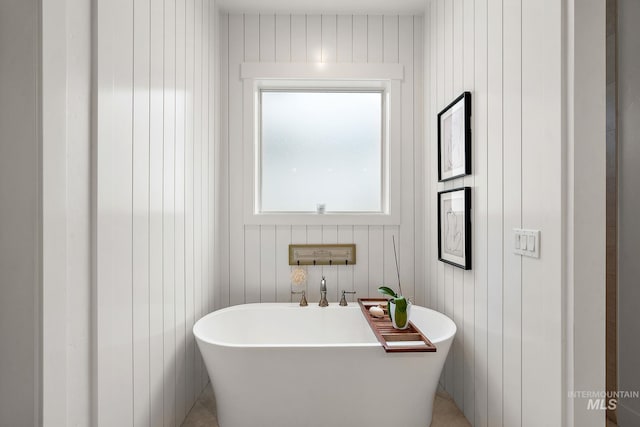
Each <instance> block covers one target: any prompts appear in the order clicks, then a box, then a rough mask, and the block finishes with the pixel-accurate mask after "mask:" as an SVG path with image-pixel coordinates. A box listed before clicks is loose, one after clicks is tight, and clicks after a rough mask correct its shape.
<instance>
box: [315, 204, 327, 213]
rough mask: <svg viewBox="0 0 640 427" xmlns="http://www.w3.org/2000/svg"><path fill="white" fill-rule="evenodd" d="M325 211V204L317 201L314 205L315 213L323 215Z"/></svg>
mask: <svg viewBox="0 0 640 427" xmlns="http://www.w3.org/2000/svg"><path fill="white" fill-rule="evenodd" d="M325 211H326V205H325V204H324V203H318V204H317V205H316V213H317V214H318V215H323V214H324V213H325Z"/></svg>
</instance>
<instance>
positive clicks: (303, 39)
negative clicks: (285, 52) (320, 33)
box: [290, 15, 307, 62]
mask: <svg viewBox="0 0 640 427" xmlns="http://www.w3.org/2000/svg"><path fill="white" fill-rule="evenodd" d="M290 41H291V62H307V17H306V16H305V15H291V34H290Z"/></svg>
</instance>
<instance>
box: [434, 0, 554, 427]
mask: <svg viewBox="0 0 640 427" xmlns="http://www.w3.org/2000/svg"><path fill="white" fill-rule="evenodd" d="M562 16H563V15H562V5H561V4H560V3H559V2H555V1H552V0H545V1H541V2H524V1H521V0H513V1H511V0H510V1H503V0H432V1H430V2H428V4H427V8H426V17H425V22H426V23H427V24H426V25H425V27H426V28H428V31H427V32H426V38H425V40H426V49H425V52H426V56H427V62H426V64H427V70H426V74H425V75H426V76H427V90H426V92H425V93H426V97H427V98H426V99H427V101H426V102H425V106H426V108H425V111H426V113H427V115H426V123H427V124H428V125H427V126H428V129H427V130H426V135H427V138H426V140H427V144H426V146H427V147H428V150H427V153H426V159H427V163H426V169H427V171H426V174H427V175H426V183H427V192H426V194H427V195H428V198H427V200H426V205H427V210H426V212H427V215H426V220H427V230H426V242H427V243H426V255H427V257H426V259H427V260H428V274H427V279H426V295H427V297H426V301H427V304H428V305H430V306H431V307H433V308H435V309H437V310H439V311H442V312H444V313H445V314H447V315H448V316H450V317H451V318H453V319H454V320H455V322H456V324H457V326H458V333H457V335H456V338H455V340H454V344H453V346H452V349H451V352H450V354H449V357H448V360H447V362H446V365H445V369H444V372H443V376H442V384H443V386H444V387H445V388H446V389H447V390H448V391H449V392H450V393H451V394H452V396H453V397H454V399H455V401H456V404H457V405H458V406H459V407H460V408H462V409H463V411H464V414H465V416H466V417H467V418H468V419H469V421H471V423H472V425H474V426H491V427H494V426H509V427H512V426H521V425H522V426H539V425H561V424H562V405H563V403H562V402H563V397H564V394H563V381H562V372H563V360H562V351H563V347H562V339H563V333H562V324H563V323H562V308H563V305H562V304H563V294H562V277H563V276H562V274H563V265H562V235H563V228H562V224H563V218H562V212H563V201H562V198H563V194H562V181H563V173H562V168H563V163H562V162H563V161H564V156H563V148H562V147H563V127H562V123H561V120H562V111H563V110H562V108H563V93H562V80H563V79H562V76H563V66H562V55H561V53H562V41H563V38H562ZM465 90H468V91H471V93H472V105H473V109H472V111H473V117H472V120H471V123H472V125H471V126H472V141H473V142H472V158H473V161H472V165H473V174H472V175H470V176H467V177H464V178H458V179H456V180H452V181H448V182H446V183H438V178H437V143H436V135H437V127H436V114H437V113H438V111H440V110H441V109H442V108H444V107H445V106H446V105H448V104H449V102H451V101H452V100H453V99H454V98H455V97H456V96H457V95H459V94H460V93H462V92H463V91H465ZM462 186H470V187H472V209H473V210H472V224H473V225H472V242H473V269H472V270H470V271H463V270H460V269H457V268H455V267H452V266H449V265H446V264H444V263H441V262H439V261H438V260H437V214H436V200H437V199H436V193H437V192H438V191H441V190H443V189H451V188H456V187H462ZM514 227H518V228H520V227H524V228H534V229H539V230H541V231H542V238H541V258H540V259H532V258H520V257H519V256H517V255H514V254H513V253H512V244H513V237H512V229H513V228H514Z"/></svg>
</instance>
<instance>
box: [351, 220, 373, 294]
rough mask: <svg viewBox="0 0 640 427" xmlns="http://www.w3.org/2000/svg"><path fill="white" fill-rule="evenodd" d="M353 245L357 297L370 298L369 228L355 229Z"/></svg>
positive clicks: (358, 227) (360, 226)
mask: <svg viewBox="0 0 640 427" xmlns="http://www.w3.org/2000/svg"><path fill="white" fill-rule="evenodd" d="M353 243H355V245H356V265H355V266H354V267H353V287H354V290H355V291H356V295H359V296H360V297H361V298H366V297H369V296H370V295H369V228H368V227H367V226H364V225H355V226H354V227H353Z"/></svg>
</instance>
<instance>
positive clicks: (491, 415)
mask: <svg viewBox="0 0 640 427" xmlns="http://www.w3.org/2000/svg"><path fill="white" fill-rule="evenodd" d="M502 24H503V22H502V0H489V2H488V24H487V25H488V35H487V44H488V51H487V73H488V81H487V95H488V100H487V102H488V111H489V114H488V118H487V119H488V139H487V141H488V144H487V158H488V165H487V190H488V194H487V214H488V229H487V245H488V250H487V254H488V263H487V265H488V270H487V275H488V281H487V283H488V294H487V297H488V309H487V310H488V314H487V329H488V331H489V336H488V360H489V367H488V369H487V375H488V377H489V378H490V379H491V381H489V394H488V398H489V402H488V404H489V406H488V414H487V417H488V422H489V424H490V425H502V306H503V299H502V296H503V295H502V268H503V266H502V259H503V253H502V250H503V246H502V245H503V236H502V232H503V224H502V218H503V211H502V191H503V189H502V167H503V166H502V165H503V157H502V84H503V82H502Z"/></svg>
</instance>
